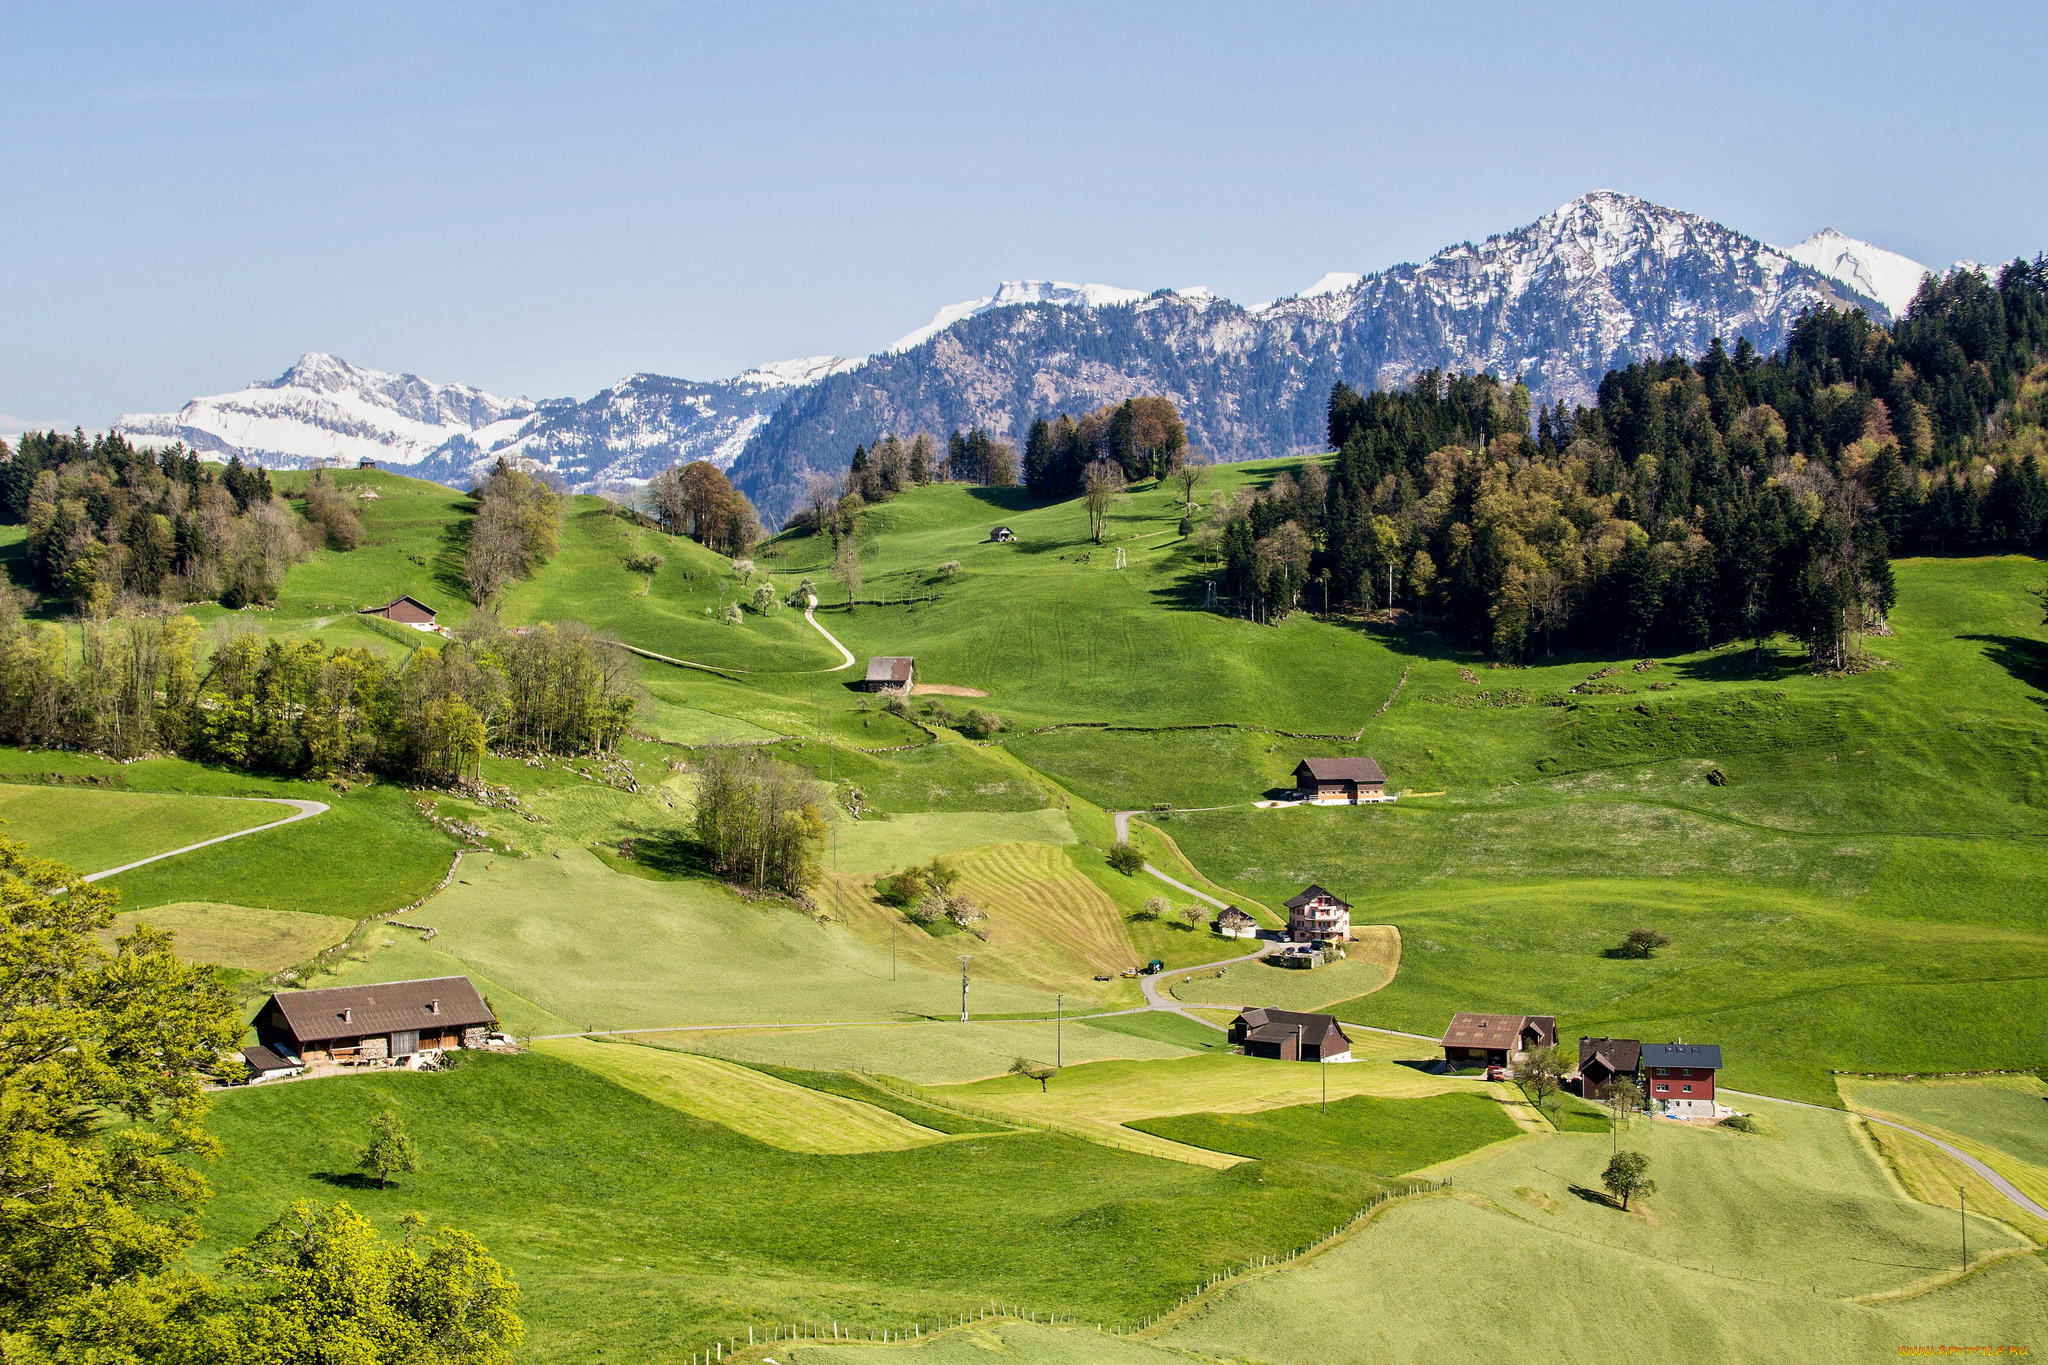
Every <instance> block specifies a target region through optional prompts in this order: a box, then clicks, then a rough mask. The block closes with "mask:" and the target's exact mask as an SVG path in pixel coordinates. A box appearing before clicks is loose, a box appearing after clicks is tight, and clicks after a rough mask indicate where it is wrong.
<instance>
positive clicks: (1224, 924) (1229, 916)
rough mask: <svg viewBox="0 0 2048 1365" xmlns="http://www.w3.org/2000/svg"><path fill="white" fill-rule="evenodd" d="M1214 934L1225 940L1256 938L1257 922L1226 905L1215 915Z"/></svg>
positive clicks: (1234, 907) (1257, 934)
mask: <svg viewBox="0 0 2048 1365" xmlns="http://www.w3.org/2000/svg"><path fill="white" fill-rule="evenodd" d="M1216 932H1217V933H1219V934H1221V935H1223V937H1225V938H1257V937H1258V936H1259V922H1258V921H1257V920H1255V919H1253V918H1252V917H1251V916H1250V915H1249V914H1247V913H1246V912H1245V911H1243V910H1240V909H1238V908H1237V907H1236V906H1234V905H1226V906H1224V907H1223V909H1222V910H1220V911H1219V912H1217V915H1216Z"/></svg>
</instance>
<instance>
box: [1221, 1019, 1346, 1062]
mask: <svg viewBox="0 0 2048 1365" xmlns="http://www.w3.org/2000/svg"><path fill="white" fill-rule="evenodd" d="M1230 1041H1231V1042H1232V1043H1235V1044H1236V1045H1237V1046H1239V1047H1241V1048H1243V1049H1244V1055H1245V1056H1247V1057H1268V1058H1272V1059H1274V1060H1276V1061H1282V1062H1348V1061H1350V1060H1351V1039H1350V1038H1349V1037H1347V1036H1346V1035H1345V1032H1344V1027H1343V1025H1341V1024H1339V1023H1338V1022H1337V1016H1336V1015H1334V1014H1299V1013H1296V1012H1295V1011H1294V1010H1269V1009H1249V1010H1246V1011H1245V1012H1244V1013H1243V1014H1240V1015H1238V1016H1237V1018H1236V1019H1234V1020H1232V1021H1231V1025H1230Z"/></svg>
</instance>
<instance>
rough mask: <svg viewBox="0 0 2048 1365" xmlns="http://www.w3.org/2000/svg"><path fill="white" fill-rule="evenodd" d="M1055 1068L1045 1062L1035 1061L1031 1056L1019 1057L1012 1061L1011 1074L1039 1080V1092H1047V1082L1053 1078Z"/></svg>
mask: <svg viewBox="0 0 2048 1365" xmlns="http://www.w3.org/2000/svg"><path fill="white" fill-rule="evenodd" d="M1052 1073H1053V1069H1052V1068H1051V1067H1049V1066H1047V1065H1046V1064H1045V1063H1044V1062H1034V1061H1032V1060H1031V1059H1030V1058H1029V1057H1019V1058H1018V1059H1017V1060H1016V1061H1014V1062H1011V1063H1010V1074H1011V1075H1012V1076H1022V1077H1024V1078H1026V1079H1027V1080H1033V1081H1037V1082H1038V1093H1039V1094H1041V1095H1043V1094H1044V1093H1045V1083H1046V1082H1047V1081H1049V1080H1051V1079H1052Z"/></svg>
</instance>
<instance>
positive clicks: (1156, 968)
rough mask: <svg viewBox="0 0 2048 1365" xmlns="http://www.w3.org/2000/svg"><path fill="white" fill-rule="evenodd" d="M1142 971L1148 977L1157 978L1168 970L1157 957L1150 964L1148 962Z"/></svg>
mask: <svg viewBox="0 0 2048 1365" xmlns="http://www.w3.org/2000/svg"><path fill="white" fill-rule="evenodd" d="M1140 970H1141V971H1143V972H1144V973H1145V975H1147V976H1157V975H1159V973H1161V972H1163V971H1165V970H1166V964H1165V963H1164V962H1161V961H1160V960H1159V959H1158V958H1156V957H1155V958H1153V959H1152V960H1151V961H1150V962H1147V963H1146V964H1145V965H1144V966H1143V967H1142V968H1140Z"/></svg>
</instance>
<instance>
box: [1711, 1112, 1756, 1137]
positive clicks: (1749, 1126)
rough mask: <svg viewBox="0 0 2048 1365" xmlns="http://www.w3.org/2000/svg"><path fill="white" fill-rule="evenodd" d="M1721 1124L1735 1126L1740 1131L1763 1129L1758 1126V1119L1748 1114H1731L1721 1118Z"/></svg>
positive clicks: (1752, 1131) (1728, 1126)
mask: <svg viewBox="0 0 2048 1365" xmlns="http://www.w3.org/2000/svg"><path fill="white" fill-rule="evenodd" d="M1721 1126H1722V1127H1723V1128H1733V1129H1734V1130H1735V1131H1736V1132H1738V1133H1757V1132H1762V1131H1763V1130H1762V1129H1761V1128H1759V1127H1758V1126H1757V1122H1756V1120H1755V1119H1753V1118H1751V1117H1750V1116H1749V1115H1747V1114H1730V1115H1729V1116H1728V1117H1727V1118H1725V1119H1722V1120H1721Z"/></svg>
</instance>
